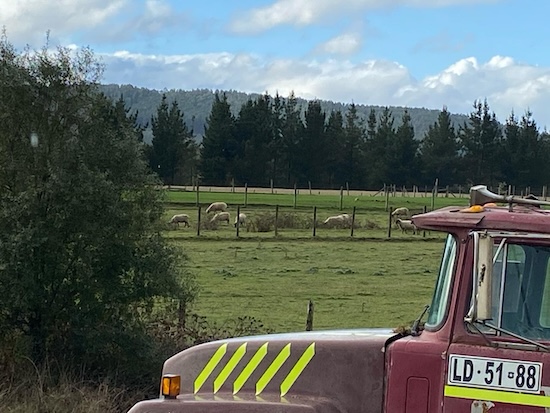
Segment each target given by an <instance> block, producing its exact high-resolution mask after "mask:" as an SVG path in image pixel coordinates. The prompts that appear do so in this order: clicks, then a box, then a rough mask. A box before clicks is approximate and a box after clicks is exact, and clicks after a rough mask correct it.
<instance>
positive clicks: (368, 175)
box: [146, 93, 550, 189]
mask: <svg viewBox="0 0 550 413" xmlns="http://www.w3.org/2000/svg"><path fill="white" fill-rule="evenodd" d="M168 101H169V99H168V97H167V96H166V95H164V96H162V98H161V104H160V105H159V106H158V108H157V113H156V115H153V116H152V118H151V122H150V124H151V125H152V134H153V138H152V141H151V145H148V144H146V145H147V154H148V157H149V160H150V164H151V166H152V168H153V169H154V170H155V171H157V172H158V173H159V175H160V176H161V178H162V179H163V180H164V182H165V183H166V184H189V183H193V182H197V179H198V182H200V183H201V184H203V185H221V186H223V185H244V184H248V185H249V186H264V187H268V186H270V185H275V186H278V187H292V186H294V185H298V186H299V187H308V186H310V187H314V188H335V189H337V188H340V187H341V186H345V187H348V188H352V189H379V188H381V187H382V186H383V185H384V184H394V185H398V186H408V187H410V186H412V185H413V184H415V185H432V184H433V183H434V180H435V179H437V180H438V182H439V185H440V186H447V185H470V184H486V185H489V186H496V185H499V184H504V185H515V186H518V187H527V186H529V187H533V188H537V187H538V188H540V187H542V186H543V185H546V184H548V182H549V181H550V179H549V173H550V167H549V163H548V162H547V159H549V157H550V139H549V137H550V135H549V134H548V133H547V132H546V131H540V130H539V128H538V126H537V124H536V122H535V120H534V119H533V118H532V115H531V113H530V112H529V111H527V112H525V114H523V115H522V116H521V117H519V118H518V117H517V116H516V115H515V114H514V113H511V114H510V115H509V117H508V118H507V119H506V122H505V124H501V123H500V122H498V120H497V116H496V114H495V113H493V112H492V111H491V109H490V107H489V104H488V102H487V101H483V102H482V101H475V102H474V104H473V110H472V112H471V113H470V114H469V115H468V116H467V117H466V118H465V121H463V122H462V124H459V125H455V123H453V120H452V115H451V114H450V113H449V112H448V110H447V109H446V108H445V107H443V108H442V110H441V111H439V112H438V116H437V118H436V120H435V121H434V122H433V123H432V124H431V125H429V127H428V129H427V131H426V132H425V133H424V135H423V136H421V137H420V138H419V137H418V136H417V134H415V128H414V126H413V123H412V118H411V115H410V113H409V110H407V109H405V110H403V112H402V114H401V116H400V117H399V118H397V119H396V117H395V115H394V113H393V109H392V108H390V107H385V108H383V109H382V111H381V112H379V113H378V112H377V111H376V110H375V109H374V108H371V110H370V112H369V114H368V116H367V118H366V119H364V118H363V117H362V116H360V114H359V112H358V108H357V106H356V105H354V104H350V105H348V106H347V108H346V110H345V111H342V110H340V109H335V110H331V111H326V110H324V109H323V106H322V104H321V102H320V101H318V100H312V101H309V102H308V103H307V107H306V108H305V110H302V107H301V105H300V103H299V100H298V99H297V98H296V97H295V96H294V95H292V94H291V95H290V96H289V97H287V98H282V97H280V96H278V95H276V96H275V97H271V96H269V95H267V94H266V95H258V96H257V97H255V98H252V97H249V98H248V100H247V101H246V102H244V103H243V104H242V105H241V106H240V108H239V109H238V110H236V109H235V108H234V107H232V106H231V104H230V103H229V99H228V97H227V94H226V93H216V94H215V95H214V101H213V103H212V106H211V109H210V113H209V115H208V116H207V118H206V123H205V126H204V136H203V137H202V141H201V142H200V144H199V143H197V141H196V140H195V139H194V132H193V129H192V128H190V127H189V126H188V124H187V123H186V122H185V116H184V113H183V111H182V110H181V109H180V107H179V104H178V102H177V101H176V100H173V101H172V102H171V104H168Z"/></svg>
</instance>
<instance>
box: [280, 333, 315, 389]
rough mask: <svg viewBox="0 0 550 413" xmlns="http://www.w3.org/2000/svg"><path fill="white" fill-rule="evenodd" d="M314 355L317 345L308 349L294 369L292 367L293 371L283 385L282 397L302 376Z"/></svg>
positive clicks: (313, 344)
mask: <svg viewBox="0 0 550 413" xmlns="http://www.w3.org/2000/svg"><path fill="white" fill-rule="evenodd" d="M314 355H315V343H312V344H311V345H310V346H309V347H308V348H306V350H305V351H304V354H302V356H301V357H300V358H299V359H298V361H297V362H296V364H295V365H294V367H292V370H290V373H288V375H287V376H286V377H285V379H284V380H283V382H282V383H281V397H282V396H284V395H285V394H287V393H288V391H289V390H290V388H291V387H292V385H293V384H294V382H295V381H296V379H297V378H298V377H300V374H302V372H303V371H304V369H305V368H306V366H307V365H308V363H309V362H310V361H311V359H312V358H313V356H314Z"/></svg>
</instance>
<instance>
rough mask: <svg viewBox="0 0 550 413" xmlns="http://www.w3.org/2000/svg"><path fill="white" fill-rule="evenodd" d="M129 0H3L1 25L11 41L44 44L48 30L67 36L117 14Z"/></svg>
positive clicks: (96, 24) (1, 1) (56, 34)
mask: <svg viewBox="0 0 550 413" xmlns="http://www.w3.org/2000/svg"><path fill="white" fill-rule="evenodd" d="M127 2H128V0H78V1H75V0H56V1H44V0H17V1H15V0H0V25H2V26H5V27H6V30H7V33H8V38H9V39H10V40H11V41H12V42H16V43H20V42H24V43H31V44H32V43H36V42H40V43H41V44H42V43H43V41H42V39H44V36H45V34H46V32H47V31H49V30H55V33H53V35H55V36H56V37H57V36H61V37H62V36H64V35H66V34H68V33H70V32H72V31H75V30H81V29H88V28H93V27H96V26H98V25H101V24H103V23H104V22H105V21H107V20H108V19H110V18H112V17H113V16H115V15H117V14H118V13H119V12H120V11H121V10H122V9H123V7H124V6H125V5H126V4H127Z"/></svg>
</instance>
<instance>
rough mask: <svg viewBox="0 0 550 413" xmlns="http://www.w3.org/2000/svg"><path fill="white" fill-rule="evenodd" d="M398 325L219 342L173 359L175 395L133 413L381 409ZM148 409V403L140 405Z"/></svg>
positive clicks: (168, 369)
mask: <svg viewBox="0 0 550 413" xmlns="http://www.w3.org/2000/svg"><path fill="white" fill-rule="evenodd" d="M392 336H395V333H393V332H392V330H391V329H354V330H327V331H312V332H301V333H288V334H270V335H263V336H251V337H240V338H232V339H227V340H219V341H213V342H209V343H205V344H201V345H198V346H195V347H191V348H189V349H187V350H184V351H182V352H180V353H178V354H176V355H175V356H173V357H171V358H170V359H168V360H167V361H166V362H165V364H164V368H163V375H164V374H176V375H180V376H181V390H180V395H179V396H178V397H177V399H176V400H162V399H159V400H156V401H149V402H142V403H139V404H138V405H136V406H135V407H134V408H133V409H132V410H131V411H132V412H138V411H140V412H142V411H150V412H153V411H158V412H161V411H162V412H164V411H181V412H209V413H213V412H218V411H219V412H222V411H223V412H230V411H235V412H239V413H242V412H248V411H250V412H252V411H258V410H262V411H265V412H267V411H278V412H280V411H282V410H281V404H284V411H285V412H291V411H292V412H357V411H361V412H366V413H368V412H380V411H381V408H382V400H383V391H384V389H383V387H384V379H383V378H384V348H385V343H386V341H387V340H388V339H389V338H390V337H392ZM140 406H141V407H140Z"/></svg>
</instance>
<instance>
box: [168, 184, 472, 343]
mask: <svg viewBox="0 0 550 413" xmlns="http://www.w3.org/2000/svg"><path fill="white" fill-rule="evenodd" d="M306 192H308V191H306ZM313 192H314V191H313ZM417 195H418V194H417ZM196 196H197V195H196V193H194V192H192V191H169V192H167V211H166V220H168V219H169V216H170V215H172V214H175V213H187V214H189V216H190V218H191V227H190V228H183V227H181V228H179V229H174V228H172V229H170V230H167V231H166V235H167V236H168V237H170V238H171V239H172V240H173V242H174V243H175V244H176V245H179V246H180V247H181V248H182V249H183V251H184V252H185V253H186V255H187V257H188V261H187V262H186V263H185V267H186V268H187V269H188V270H189V271H190V272H191V273H193V274H194V275H195V276H196V277H197V280H198V283H199V285H200V294H199V297H198V299H197V301H196V303H195V304H194V306H193V308H192V309H191V310H192V311H193V312H195V313H198V314H199V315H202V316H206V317H207V319H208V320H210V321H211V322H215V323H216V324H218V325H219V324H223V323H225V322H229V321H230V320H234V319H236V318H237V317H243V316H250V317H254V318H255V319H257V320H261V321H262V322H263V324H264V325H265V327H267V328H269V329H272V330H274V331H276V332H288V331H299V330H303V329H304V328H305V321H306V309H307V303H308V300H310V299H311V300H312V301H313V303H314V306H315V313H314V328H315V329H328V328H356V327H397V326H400V325H408V324H409V323H410V322H411V321H412V320H414V319H415V318H416V317H417V316H418V314H419V313H420V312H421V311H422V309H423V307H424V305H426V304H429V302H430V300H431V296H432V290H433V286H434V282H435V278H436V276H437V270H438V266H439V261H440V254H441V251H442V248H443V241H444V236H445V235H444V234H439V233H429V232H423V233H419V234H417V235H413V234H410V233H409V234H403V233H401V232H400V231H398V230H397V229H395V228H393V229H392V234H391V238H388V225H389V223H388V219H389V216H388V215H389V214H388V211H387V210H386V207H387V206H388V207H393V208H397V207H401V206H406V207H408V208H409V209H410V210H411V212H412V213H421V212H422V211H423V210H424V208H426V209H427V210H429V209H431V205H432V203H433V204H434V206H435V208H439V207H443V206H447V205H458V206H466V205H467V202H468V201H467V199H466V198H457V197H448V198H445V197H438V198H435V199H433V200H432V198H431V197H422V196H417V197H400V196H397V197H388V198H386V197H385V196H383V195H379V196H372V194H367V193H365V194H363V195H361V194H357V193H356V194H354V195H350V196H347V195H345V196H344V197H343V198H340V194H339V191H332V192H330V191H327V192H323V193H321V194H319V193H317V194H315V193H312V194H311V195H310V194H309V192H308V193H306V194H300V195H299V196H298V197H297V199H296V207H294V194H293V193H290V194H289V193H287V194H271V193H267V194H266V193H253V192H251V193H248V194H247V199H246V203H247V205H246V206H245V205H244V194H243V193H231V192H224V193H219V192H201V193H200V194H199V199H200V204H201V209H202V214H201V216H202V219H203V221H204V219H205V217H206V214H205V213H204V210H205V208H206V206H207V205H208V204H209V203H210V202H214V201H225V202H226V203H228V204H229V211H230V212H231V214H232V217H234V216H235V215H236V209H237V206H239V207H240V209H241V212H245V213H246V214H247V215H248V217H249V219H250V220H252V219H254V217H257V216H259V215H262V214H274V211H275V205H279V216H284V215H285V214H286V215H287V216H291V217H294V218H296V221H297V222H299V225H298V227H293V228H279V229H278V234H277V236H275V234H274V231H268V232H257V231H254V230H250V231H247V230H246V229H245V228H241V230H240V233H239V238H237V237H236V231H235V228H234V227H233V225H225V224H222V225H220V226H219V227H218V228H217V229H215V230H208V229H202V228H201V231H200V236H197V225H196V219H197V207H196ZM340 202H342V206H343V208H342V209H340ZM313 207H317V220H316V221H317V223H318V224H317V228H316V236H315V237H313ZM353 207H355V210H356V228H355V229H354V235H353V237H351V236H350V235H351V233H350V229H349V228H348V229H331V228H325V227H324V226H323V225H322V224H320V223H322V221H323V220H324V219H325V218H326V217H327V216H329V215H334V214H339V213H341V212H346V213H350V214H351V213H352V211H353ZM232 222H233V221H232Z"/></svg>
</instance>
